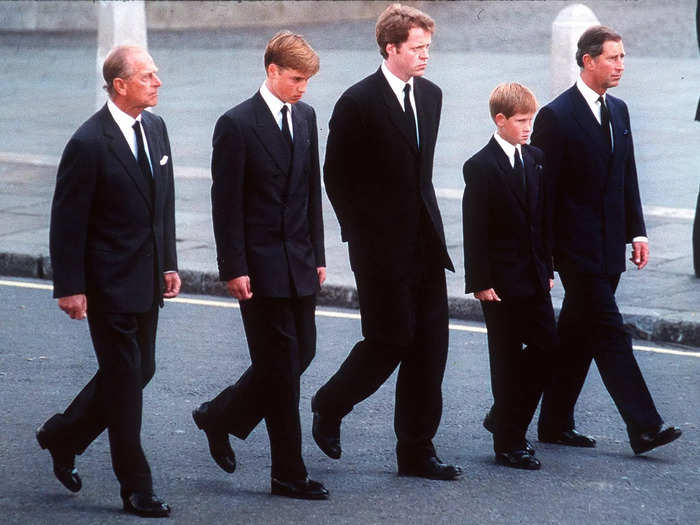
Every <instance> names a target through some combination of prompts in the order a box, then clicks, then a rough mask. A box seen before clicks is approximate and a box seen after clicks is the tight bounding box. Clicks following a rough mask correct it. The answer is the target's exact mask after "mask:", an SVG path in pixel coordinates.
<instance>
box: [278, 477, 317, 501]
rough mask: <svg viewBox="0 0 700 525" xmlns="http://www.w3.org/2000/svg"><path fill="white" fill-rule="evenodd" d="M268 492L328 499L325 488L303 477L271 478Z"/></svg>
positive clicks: (296, 497)
mask: <svg viewBox="0 0 700 525" xmlns="http://www.w3.org/2000/svg"><path fill="white" fill-rule="evenodd" d="M270 493H271V494H272V495H274V496H284V497H285V498H295V499H328V491H327V490H326V488H325V487H324V486H323V485H322V484H321V483H319V482H318V481H314V480H313V479H309V478H308V477H307V478H304V479H297V480H292V481H282V480H280V479H277V478H272V480H271V490H270Z"/></svg>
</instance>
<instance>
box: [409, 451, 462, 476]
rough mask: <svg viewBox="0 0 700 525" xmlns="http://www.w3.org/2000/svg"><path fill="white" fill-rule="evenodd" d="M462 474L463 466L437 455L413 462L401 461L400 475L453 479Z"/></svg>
mask: <svg viewBox="0 0 700 525" xmlns="http://www.w3.org/2000/svg"><path fill="white" fill-rule="evenodd" d="M461 475H462V467H458V466H457V465H447V464H446V463H443V462H442V461H440V459H439V458H438V457H437V456H431V457H426V458H423V459H419V460H414V461H411V462H404V461H401V462H399V476H414V477H418V478H427V479H437V480H445V481H448V480H452V479H457V478H458V477H460V476H461Z"/></svg>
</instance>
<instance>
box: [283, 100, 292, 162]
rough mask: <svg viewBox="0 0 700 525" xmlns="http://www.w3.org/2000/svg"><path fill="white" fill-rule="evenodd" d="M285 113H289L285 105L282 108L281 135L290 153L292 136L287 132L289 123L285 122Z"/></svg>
mask: <svg viewBox="0 0 700 525" xmlns="http://www.w3.org/2000/svg"><path fill="white" fill-rule="evenodd" d="M287 111H289V108H288V107H287V105H286V104H285V105H284V106H282V135H283V136H284V140H286V141H287V144H288V145H289V150H290V151H292V149H293V142H292V134H291V132H290V131H289V122H287Z"/></svg>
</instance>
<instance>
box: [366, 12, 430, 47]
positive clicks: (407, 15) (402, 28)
mask: <svg viewBox="0 0 700 525" xmlns="http://www.w3.org/2000/svg"><path fill="white" fill-rule="evenodd" d="M414 27H417V28H420V29H423V30H425V31H427V32H428V33H430V34H433V33H434V32H435V20H433V19H432V18H430V17H429V16H428V15H426V14H425V13H424V12H423V11H421V10H419V9H416V8H415V7H409V6H407V5H401V4H391V5H390V6H389V7H387V8H386V9H385V10H384V12H382V14H381V15H379V18H378V19H377V26H376V28H375V32H376V34H377V44H378V45H379V52H380V53H381V55H382V56H383V57H384V58H387V56H388V54H387V52H386V46H387V44H395V45H399V44H402V43H403V42H405V41H406V40H408V33H409V31H410V30H411V29H413V28H414Z"/></svg>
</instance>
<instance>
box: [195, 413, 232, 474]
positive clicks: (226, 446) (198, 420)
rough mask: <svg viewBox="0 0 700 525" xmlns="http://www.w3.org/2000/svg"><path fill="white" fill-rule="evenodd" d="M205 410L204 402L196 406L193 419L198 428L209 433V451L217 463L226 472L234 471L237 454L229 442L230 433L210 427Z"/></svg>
mask: <svg viewBox="0 0 700 525" xmlns="http://www.w3.org/2000/svg"><path fill="white" fill-rule="evenodd" d="M205 411H206V408H205V407H204V404H203V405H200V406H199V407H198V408H195V409H194V410H193V411H192V419H194V422H195V424H196V425H197V428H199V429H200V430H203V431H204V433H205V434H206V435H207V441H209V453H210V454H211V457H212V458H213V459H214V461H215V462H216V464H217V465H219V466H220V467H221V468H222V469H223V470H225V471H226V472H233V471H235V470H236V454H234V453H233V449H232V448H231V443H229V440H228V433H227V432H224V431H218V430H214V429H212V428H211V427H208V426H207V424H206V422H205Z"/></svg>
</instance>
